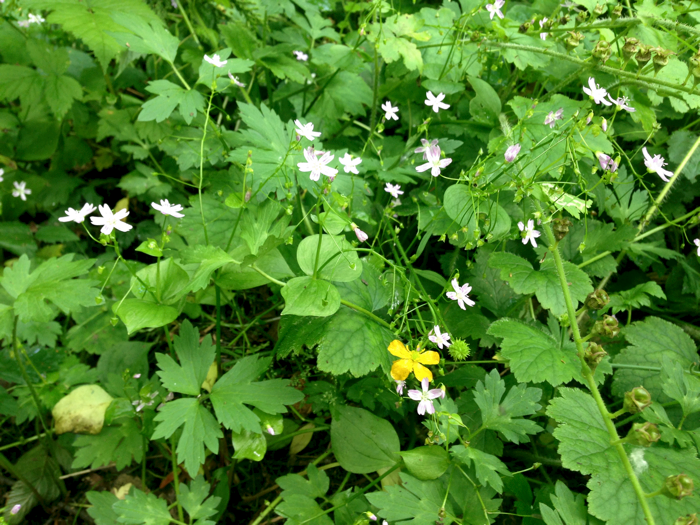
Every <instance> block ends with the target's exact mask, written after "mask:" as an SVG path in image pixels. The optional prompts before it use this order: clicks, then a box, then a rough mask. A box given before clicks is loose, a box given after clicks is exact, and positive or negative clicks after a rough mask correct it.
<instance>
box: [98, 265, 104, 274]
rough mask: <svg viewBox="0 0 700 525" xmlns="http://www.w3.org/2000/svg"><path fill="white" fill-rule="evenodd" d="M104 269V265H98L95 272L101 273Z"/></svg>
mask: <svg viewBox="0 0 700 525" xmlns="http://www.w3.org/2000/svg"><path fill="white" fill-rule="evenodd" d="M104 271H105V267H104V266H98V267H97V274H98V275H102V272H104Z"/></svg>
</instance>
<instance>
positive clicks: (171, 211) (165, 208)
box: [151, 199, 184, 219]
mask: <svg viewBox="0 0 700 525" xmlns="http://www.w3.org/2000/svg"><path fill="white" fill-rule="evenodd" d="M151 206H153V209H155V210H158V211H159V212H161V213H162V214H163V215H172V216H173V217H175V218H177V219H182V218H183V217H184V215H183V214H182V213H180V212H181V211H182V204H170V202H168V199H160V204H156V203H155V202H152V203H151Z"/></svg>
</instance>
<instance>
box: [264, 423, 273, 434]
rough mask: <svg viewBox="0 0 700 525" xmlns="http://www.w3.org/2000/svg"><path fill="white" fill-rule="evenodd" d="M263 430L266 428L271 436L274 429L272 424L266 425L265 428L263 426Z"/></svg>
mask: <svg viewBox="0 0 700 525" xmlns="http://www.w3.org/2000/svg"><path fill="white" fill-rule="evenodd" d="M265 430H267V433H268V434H270V435H271V436H274V435H275V429H274V428H272V425H267V428H265Z"/></svg>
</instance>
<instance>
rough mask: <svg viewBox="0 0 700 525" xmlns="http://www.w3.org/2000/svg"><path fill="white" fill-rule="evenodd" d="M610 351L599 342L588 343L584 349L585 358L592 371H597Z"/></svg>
mask: <svg viewBox="0 0 700 525" xmlns="http://www.w3.org/2000/svg"><path fill="white" fill-rule="evenodd" d="M606 355H608V353H607V352H606V351H605V350H604V349H603V347H602V346H600V345H599V344H597V343H588V346H587V347H586V349H585V350H584V351H583V360H584V361H585V362H586V364H587V365H588V367H589V368H590V369H591V372H595V369H596V368H598V365H599V364H600V362H601V361H602V360H603V358H604V357H605V356H606Z"/></svg>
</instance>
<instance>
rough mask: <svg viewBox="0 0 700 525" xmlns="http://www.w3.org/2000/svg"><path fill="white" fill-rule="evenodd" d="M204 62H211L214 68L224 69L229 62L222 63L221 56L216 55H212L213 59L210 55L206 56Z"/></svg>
mask: <svg viewBox="0 0 700 525" xmlns="http://www.w3.org/2000/svg"><path fill="white" fill-rule="evenodd" d="M204 60H206V61H207V62H209V63H210V64H211V65H212V66H214V67H224V66H225V65H226V63H227V62H228V60H223V61H222V60H221V58H220V57H219V55H216V54H214V55H212V56H211V57H209V55H204Z"/></svg>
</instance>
